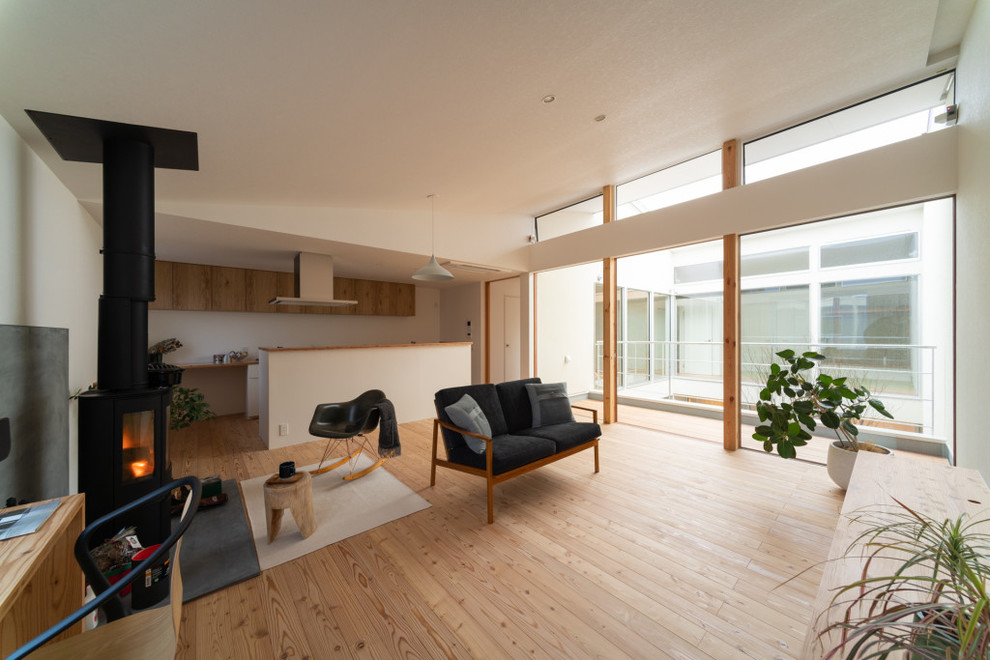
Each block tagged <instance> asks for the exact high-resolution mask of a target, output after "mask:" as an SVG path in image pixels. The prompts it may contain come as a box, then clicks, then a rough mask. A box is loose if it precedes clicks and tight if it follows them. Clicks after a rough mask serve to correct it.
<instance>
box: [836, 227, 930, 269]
mask: <svg viewBox="0 0 990 660" xmlns="http://www.w3.org/2000/svg"><path fill="white" fill-rule="evenodd" d="M917 257H918V232H910V233H906V234H895V235H893V236H881V237H879V238H864V239H862V240H859V241H846V242H845V243H833V244H832V245H823V246H822V268H834V267H835V266H852V265H854V264H869V263H878V262H881V261H897V260H898V259H916V258H917Z"/></svg>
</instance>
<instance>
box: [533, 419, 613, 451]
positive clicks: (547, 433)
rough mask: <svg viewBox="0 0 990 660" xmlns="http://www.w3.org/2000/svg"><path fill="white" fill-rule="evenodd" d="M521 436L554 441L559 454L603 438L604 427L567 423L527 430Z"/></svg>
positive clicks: (587, 423) (589, 423) (585, 423)
mask: <svg viewBox="0 0 990 660" xmlns="http://www.w3.org/2000/svg"><path fill="white" fill-rule="evenodd" d="M520 434H521V435H529V436H533V437H536V438H544V439H546V440H553V442H554V445H555V446H556V451H555V452H554V453H557V452H562V451H566V450H568V449H570V448H571V447H577V446H578V445H581V444H584V443H585V442H588V441H590V440H594V439H595V438H599V437H601V435H602V427H600V426H598V424H592V423H591V422H565V423H564V424H552V425H550V426H540V427H537V428H534V429H526V430H525V431H520Z"/></svg>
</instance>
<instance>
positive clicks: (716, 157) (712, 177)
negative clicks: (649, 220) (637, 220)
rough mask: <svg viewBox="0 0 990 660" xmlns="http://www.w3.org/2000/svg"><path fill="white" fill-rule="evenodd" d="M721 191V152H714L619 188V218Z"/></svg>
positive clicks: (617, 203)
mask: <svg viewBox="0 0 990 660" xmlns="http://www.w3.org/2000/svg"><path fill="white" fill-rule="evenodd" d="M720 190H722V152H721V151H713V152H711V153H708V154H705V155H704V156H699V157H697V158H693V159H691V160H689V161H686V162H683V163H680V164H678V165H674V166H672V167H668V168H666V169H663V170H660V171H659V172H654V173H653V174H648V175H647V176H644V177H641V178H639V179H636V180H635V181H630V182H629V183H623V184H622V185H620V186H616V190H615V199H616V206H617V208H616V215H617V216H618V219H619V220H622V219H624V218H630V217H632V216H634V215H639V214H640V213H646V212H648V211H655V210H657V209H662V208H664V207H667V206H673V205H674V204H680V203H681V202H686V201H688V200H691V199H697V198H698V197H704V196H706V195H711V194H713V193H717V192H718V191H720Z"/></svg>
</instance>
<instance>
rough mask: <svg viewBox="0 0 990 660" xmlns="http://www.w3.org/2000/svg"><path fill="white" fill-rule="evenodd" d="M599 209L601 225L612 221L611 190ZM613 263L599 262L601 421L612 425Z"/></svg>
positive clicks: (615, 408)
mask: <svg viewBox="0 0 990 660" xmlns="http://www.w3.org/2000/svg"><path fill="white" fill-rule="evenodd" d="M602 207H603V211H604V221H605V222H614V221H615V186H605V187H604V188H603V189H602ZM615 263H616V260H615V258H614V257H610V258H607V259H605V260H604V261H603V262H602V275H603V277H602V325H603V327H602V369H603V371H604V373H603V380H604V382H603V383H602V398H603V399H604V401H603V404H604V406H603V408H604V410H603V412H604V414H603V416H602V421H603V422H604V423H606V424H612V423H614V422H617V421H618V417H619V398H618V374H619V360H618V348H619V343H618V342H619V338H618V330H619V326H618V322H617V319H618V316H617V315H618V296H617V291H618V288H617V286H618V285H617V284H616V279H615V275H616V268H615Z"/></svg>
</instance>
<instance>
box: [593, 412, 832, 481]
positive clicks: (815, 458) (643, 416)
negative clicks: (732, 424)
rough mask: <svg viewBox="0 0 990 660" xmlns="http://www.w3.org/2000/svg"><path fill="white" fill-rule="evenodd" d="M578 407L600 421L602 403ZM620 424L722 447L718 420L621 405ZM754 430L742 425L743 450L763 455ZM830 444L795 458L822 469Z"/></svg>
mask: <svg viewBox="0 0 990 660" xmlns="http://www.w3.org/2000/svg"><path fill="white" fill-rule="evenodd" d="M579 405H581V406H586V407H588V408H595V409H596V410H598V415H599V417H601V415H602V405H603V404H602V402H601V401H593V400H587V401H582V402H581V403H580V404H579ZM619 422H621V423H623V424H631V425H633V426H642V427H643V428H647V429H663V430H664V431H666V432H668V433H672V434H677V435H683V436H686V437H689V438H696V439H698V440H707V441H709V442H715V443H718V445H719V446H721V445H722V420H721V419H709V418H707V417H697V416H694V415H686V414H683V413H672V412H666V411H663V410H653V409H652V408H641V407H638V406H626V405H620V406H619ZM754 430H755V428H754V426H753V425H752V424H743V425H742V446H743V447H744V448H745V449H748V450H754V451H759V452H763V453H766V452H764V450H763V443H761V442H757V441H756V440H754V439H753V431H754ZM832 440H834V438H828V439H826V438H822V437H819V436H815V437H813V438H812V439H811V440H809V441H808V444H807V445H805V446H804V447H799V448H798V450H797V453H798V458H799V459H800V460H802V461H811V462H813V463H819V464H821V465H825V459H826V457H827V456H828V444H829V443H830V442H831V441H832Z"/></svg>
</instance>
